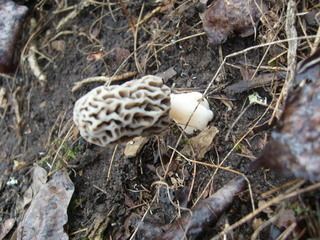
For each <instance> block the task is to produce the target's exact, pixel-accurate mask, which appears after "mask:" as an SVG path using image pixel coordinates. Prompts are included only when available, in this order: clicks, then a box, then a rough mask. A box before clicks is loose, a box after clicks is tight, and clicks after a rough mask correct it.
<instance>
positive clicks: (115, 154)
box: [0, 0, 320, 239]
mask: <svg viewBox="0 0 320 240" xmlns="http://www.w3.org/2000/svg"><path fill="white" fill-rule="evenodd" d="M31 2H32V1H31ZM158 2H159V3H158ZM266 2H267V5H268V9H269V10H268V13H266V16H267V19H268V20H266V21H262V22H260V23H259V25H258V26H257V28H256V34H255V35H251V36H248V37H245V38H242V37H240V36H238V35H235V36H230V37H229V38H228V39H227V41H226V42H225V43H223V44H221V45H211V44H209V43H208V38H207V36H206V34H205V33H204V30H203V27H202V23H201V19H200V17H199V13H200V12H201V11H203V6H202V7H201V4H199V2H198V1H194V0H193V1H192V0H182V1H140V0H137V1H125V0H123V1H111V0H110V1H108V0H105V1H93V0H83V1H46V0H43V1H38V2H37V3H36V4H35V3H34V2H33V3H30V1H20V3H21V4H25V5H28V7H29V9H30V10H31V11H30V12H29V14H28V17H27V20H26V21H25V24H24V28H23V31H22V36H21V40H20V41H19V46H21V49H22V53H21V59H20V64H19V66H18V69H17V71H16V74H14V75H9V74H1V75H0V84H1V88H3V89H4V91H5V96H6V99H5V100H6V101H5V104H4V105H3V104H2V103H3V101H4V100H3V99H0V103H1V104H0V108H1V109H0V110H1V120H0V124H1V127H0V149H1V151H0V224H1V223H3V222H5V220H7V219H9V218H12V219H14V220H15V222H16V224H15V225H14V227H13V229H12V231H11V232H10V233H9V234H8V235H7V236H6V237H7V238H8V239H10V238H11V237H12V236H14V233H13V232H14V231H15V229H16V227H17V225H18V224H19V222H20V221H21V219H22V218H23V214H24V212H25V211H26V209H27V206H24V207H21V202H22V201H23V199H24V193H25V192H26V190H27V189H28V187H29V186H30V184H31V182H32V171H31V170H32V169H33V168H34V166H35V165H38V166H41V167H42V168H44V169H45V170H46V171H47V173H48V177H49V179H50V177H51V176H52V175H53V174H54V173H55V172H57V171H58V170H60V169H64V170H66V171H67V172H68V173H69V176H70V178H71V180H72V182H73V184H74V187H75V192H74V194H73V196H72V199H71V202H70V204H69V207H68V223H67V225H66V226H65V230H66V232H67V234H68V235H69V238H70V239H129V238H130V237H131V238H136V239H143V238H144V237H143V236H141V235H139V233H136V230H137V226H138V224H137V223H139V222H140V220H141V219H143V221H152V222H157V223H159V224H167V223H170V222H172V221H173V220H174V219H176V218H177V217H178V216H179V215H180V213H181V211H183V210H181V209H179V199H180V200H181V199H183V201H185V202H188V206H189V207H191V206H192V205H193V204H194V203H195V202H196V201H198V199H205V198H207V197H208V196H210V195H211V194H212V193H214V192H216V191H217V190H218V189H220V188H221V187H223V186H224V185H225V184H226V183H227V182H228V181H230V180H231V179H233V178H234V177H235V176H237V175H245V176H246V179H247V183H248V184H247V187H246V189H247V190H245V191H243V192H241V193H240V194H239V195H238V196H237V197H236V198H235V199H234V201H233V203H232V205H231V208H230V209H229V210H228V211H226V212H225V213H224V214H223V215H222V217H221V218H220V219H219V221H218V222H217V223H216V224H215V225H214V226H213V227H212V228H210V229H209V230H206V231H205V229H204V230H203V231H204V233H203V234H202V236H201V237H200V238H198V239H211V237H213V236H215V235H217V234H219V233H221V232H222V231H223V230H224V229H226V228H227V227H228V226H230V225H232V224H237V223H239V220H241V219H242V218H243V217H245V216H247V215H250V214H252V215H251V217H249V218H248V219H247V220H246V221H244V222H243V223H241V224H238V225H237V227H235V228H234V229H233V230H232V231H229V233H228V238H227V239H250V238H251V239H289V238H286V237H287V236H291V237H292V238H290V239H307V238H309V239H316V238H318V239H319V237H320V232H319V229H320V220H319V219H318V220H317V218H318V216H319V214H320V212H319V211H320V210H319V208H317V207H319V204H316V203H317V201H318V202H319V197H320V192H319V190H317V191H310V192H307V193H305V194H303V195H295V194H294V193H295V192H297V191H299V190H301V189H305V188H306V187H308V186H312V183H309V182H306V181H304V180H299V179H295V178H293V177H290V176H283V175H282V174H279V173H277V172H274V171H271V170H268V169H263V168H261V169H258V170H256V171H254V172H251V173H250V174H247V172H248V167H249V165H250V163H251V162H252V161H253V160H254V159H255V158H256V157H258V156H259V154H260V153H261V151H262V149H263V147H264V146H265V144H266V143H267V141H268V137H269V134H270V131H271V129H272V127H271V126H269V125H268V123H269V122H271V120H272V119H273V118H276V117H278V111H279V110H280V107H281V104H280V105H279V106H278V103H279V102H278V101H279V95H280V92H281V89H282V86H283V82H284V78H283V79H280V80H279V81H272V82H271V84H270V83H269V84H266V85H264V84H262V85H259V86H258V87H254V88H248V89H247V90H246V91H241V92H239V93H234V92H227V91H225V88H226V87H227V86H228V85H230V84H233V83H236V82H239V81H240V80H242V79H243V75H242V74H241V70H242V69H243V68H246V67H248V68H249V67H250V68H251V69H254V70H257V71H258V72H259V73H263V72H267V73H274V72H276V71H280V70H286V67H287V53H288V41H287V40H286V39H288V38H289V37H288V33H287V32H286V28H285V21H286V17H287V12H286V8H287V5H286V3H283V2H282V1H266ZM297 2H298V5H297V8H296V10H297V22H296V25H295V26H296V28H297V32H298V36H299V37H301V40H299V42H298V50H299V51H298V56H297V59H298V61H300V60H301V59H303V58H305V57H306V56H308V55H309V53H310V48H311V47H312V46H313V44H314V42H315V40H314V38H311V37H310V38H307V37H306V36H313V35H316V34H317V30H318V28H317V27H316V26H314V25H308V24H309V23H308V21H307V19H306V16H309V15H308V13H309V12H312V11H314V10H315V9H316V10H317V11H318V12H319V8H320V6H319V4H318V3H317V1H316V0H315V1H297ZM66 4H68V5H66ZM70 12H73V13H75V15H74V17H73V18H70V19H69V18H68V17H67V16H69V15H68V14H69V13H70ZM32 21H33V23H32ZM268 24H269V25H268ZM270 26H272V29H270ZM30 46H34V48H33V49H36V51H35V56H36V60H37V62H38V65H39V68H40V69H41V71H42V74H44V76H46V80H44V81H41V80H39V77H35V75H34V72H33V70H32V69H30V66H29V63H28V61H27V58H28V57H27V56H28V53H29V51H30V50H29V49H30ZM167 70H169V72H171V73H172V74H168V71H167ZM159 73H164V74H165V75H166V74H167V75H170V76H169V77H168V79H167V80H166V82H165V84H166V85H168V86H170V87H171V88H172V90H173V91H175V92H190V91H199V92H202V93H203V92H206V98H207V99H208V101H209V104H210V108H211V109H212V111H213V113H214V117H213V120H212V121H211V122H210V124H209V126H210V127H215V128H216V129H217V130H218V133H217V135H216V136H215V138H214V139H213V141H212V143H210V145H209V146H207V147H204V148H206V149H205V152H206V154H205V155H204V156H200V155H197V154H196V153H193V154H189V155H188V154H181V153H180V152H181V150H182V149H183V148H185V147H186V146H187V145H188V142H189V139H190V138H191V137H192V136H187V135H186V134H184V133H183V131H181V129H179V127H178V126H176V125H175V124H172V125H171V126H170V128H169V129H168V130H167V131H166V132H164V133H163V134H162V135H161V136H154V137H150V138H148V140H147V142H146V143H145V145H144V146H143V147H142V149H141V151H140V152H139V153H138V154H136V156H133V157H127V156H126V155H125V154H124V149H125V147H126V144H127V143H121V144H119V145H117V146H116V147H114V146H113V147H104V148H103V147H99V146H95V145H92V144H89V143H87V142H85V141H84V140H83V139H81V137H80V135H79V133H78V130H77V129H76V127H75V126H74V123H73V120H72V110H73V106H74V103H75V101H76V100H77V99H78V98H79V97H80V96H82V95H84V94H85V93H87V92H88V91H89V90H90V89H92V88H94V87H96V86H99V85H101V84H103V82H101V81H100V82H92V83H84V84H82V85H81V86H80V87H79V88H77V89H74V86H75V84H76V83H78V82H79V81H82V80H83V79H86V78H90V77H95V76H107V78H106V80H110V79H113V80H114V79H116V80H114V81H112V82H111V84H114V83H115V84H120V83H123V82H126V81H129V80H131V79H134V78H139V77H141V76H144V75H147V74H153V75H155V74H159ZM115 76H116V77H115ZM250 96H259V97H258V98H259V99H260V102H259V103H258V104H253V103H251V102H249V97H250ZM280 103H281V102H280ZM200 147H201V146H200ZM190 160H191V161H190ZM166 169H167V170H168V171H166ZM164 172H166V175H164ZM290 194H293V198H289V197H288V198H285V197H284V198H283V196H287V195H290ZM277 198H279V201H277V200H276V201H275V202H274V204H271V205H270V204H269V202H270V201H274V199H277ZM173 203H174V204H173ZM257 208H261V209H262V210H261V211H260V212H259V213H258V212H257V213H256V212H255V209H257ZM280 216H284V217H283V218H288V219H289V220H288V219H287V220H286V219H284V220H283V219H282V220H283V221H282V222H281V221H279V218H280ZM285 221H287V222H286V223H283V222H285ZM279 222H281V223H279ZM306 222H308V224H306ZM137 232H139V231H137ZM133 234H134V235H133ZM281 234H287V235H282V236H281ZM11 239H12V238H11Z"/></svg>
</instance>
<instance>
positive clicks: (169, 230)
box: [139, 176, 245, 240]
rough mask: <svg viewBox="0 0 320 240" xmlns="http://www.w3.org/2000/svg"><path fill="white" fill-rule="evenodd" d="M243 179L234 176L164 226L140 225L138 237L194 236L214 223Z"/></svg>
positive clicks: (175, 238)
mask: <svg viewBox="0 0 320 240" xmlns="http://www.w3.org/2000/svg"><path fill="white" fill-rule="evenodd" d="M244 187H245V180H244V178H243V177H241V176H240V177H236V178H234V179H233V180H231V181H230V182H229V183H227V184H226V185H225V186H224V187H223V188H221V189H219V190H218V191H217V192H216V193H215V194H213V195H212V196H210V197H209V198H207V199H204V200H200V201H199V202H198V203H197V204H196V205H195V206H194V207H193V208H192V209H191V212H188V211H185V212H184V214H183V215H182V217H181V218H179V219H177V220H176V221H174V222H172V223H171V224H168V225H165V226H158V225H155V224H150V223H146V224H145V225H143V226H142V227H141V231H140V233H139V234H140V235H141V238H140V239H156V240H180V239H185V237H187V238H188V239H189V237H196V236H198V235H199V234H201V233H203V232H204V231H205V230H206V228H208V227H210V226H212V225H214V224H215V223H216V222H217V221H218V220H219V218H220V216H221V215H222V214H223V213H224V212H225V211H227V210H228V208H229V207H230V205H231V204H232V202H233V200H234V198H235V196H236V195H237V194H238V193H240V192H241V191H243V190H244Z"/></svg>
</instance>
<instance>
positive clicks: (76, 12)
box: [56, 0, 91, 31]
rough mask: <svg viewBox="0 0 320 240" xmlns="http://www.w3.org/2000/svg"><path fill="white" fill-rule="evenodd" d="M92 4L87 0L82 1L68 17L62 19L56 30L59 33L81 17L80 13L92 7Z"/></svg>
mask: <svg viewBox="0 0 320 240" xmlns="http://www.w3.org/2000/svg"><path fill="white" fill-rule="evenodd" d="M90 4H91V2H90V1H87V0H82V1H81V2H80V3H79V4H77V5H76V6H75V8H74V10H73V11H72V12H70V13H69V14H68V15H67V16H65V17H64V18H62V19H61V20H60V21H59V23H58V25H57V27H56V30H57V31H59V30H60V29H61V28H62V27H63V26H64V25H65V24H66V23H67V22H69V21H70V20H72V19H74V18H75V17H76V16H78V15H79V13H80V12H81V11H82V10H83V9H85V8H86V7H88V6H90Z"/></svg>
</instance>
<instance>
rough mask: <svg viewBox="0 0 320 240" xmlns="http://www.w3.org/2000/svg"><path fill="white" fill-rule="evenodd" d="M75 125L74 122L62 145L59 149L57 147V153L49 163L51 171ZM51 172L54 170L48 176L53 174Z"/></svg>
mask: <svg viewBox="0 0 320 240" xmlns="http://www.w3.org/2000/svg"><path fill="white" fill-rule="evenodd" d="M74 127H75V126H74V124H72V126H71V127H70V129H69V131H68V132H67V134H66V136H65V137H64V138H63V139H62V142H61V144H60V146H59V147H58V149H57V151H56V154H55V155H54V157H53V160H52V163H51V164H50V165H49V168H50V171H51V170H52V168H53V166H54V164H55V162H56V160H57V157H58V155H59V153H60V151H61V149H62V147H63V144H64V143H65V142H66V141H67V139H68V137H69V136H70V134H71V132H72V131H73V128H74ZM51 174H53V172H50V173H49V174H48V176H49V175H51Z"/></svg>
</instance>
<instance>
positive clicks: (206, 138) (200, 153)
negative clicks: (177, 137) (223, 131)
mask: <svg viewBox="0 0 320 240" xmlns="http://www.w3.org/2000/svg"><path fill="white" fill-rule="evenodd" d="M218 133H219V130H218V129H217V128H216V127H208V128H206V129H204V130H202V131H201V132H200V133H199V134H198V135H197V136H195V137H192V138H191V139H190V140H189V141H188V143H187V144H186V145H185V146H184V148H183V149H182V151H181V153H182V154H185V155H188V156H193V154H192V153H193V152H194V153H195V157H196V158H197V159H203V158H204V155H205V154H206V153H207V152H208V151H209V150H210V149H211V147H212V141H213V140H214V138H215V136H216V135H217V134H218Z"/></svg>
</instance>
